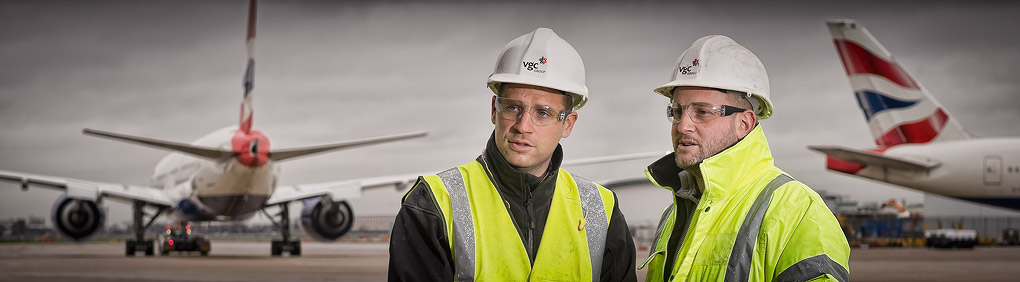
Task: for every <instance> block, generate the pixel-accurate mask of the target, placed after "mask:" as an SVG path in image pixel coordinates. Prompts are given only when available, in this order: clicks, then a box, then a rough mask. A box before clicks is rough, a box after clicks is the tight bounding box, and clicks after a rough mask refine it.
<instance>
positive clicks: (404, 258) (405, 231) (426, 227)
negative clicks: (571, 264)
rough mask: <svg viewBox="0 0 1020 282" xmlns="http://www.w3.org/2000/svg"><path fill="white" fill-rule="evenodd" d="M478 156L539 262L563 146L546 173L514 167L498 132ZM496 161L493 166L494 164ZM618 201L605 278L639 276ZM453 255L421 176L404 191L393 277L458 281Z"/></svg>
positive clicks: (393, 249) (395, 233)
mask: <svg viewBox="0 0 1020 282" xmlns="http://www.w3.org/2000/svg"><path fill="white" fill-rule="evenodd" d="M476 160H477V161H479V162H482V163H483V164H488V165H485V166H483V167H486V168H487V169H486V171H485V172H486V174H488V176H489V179H490V180H493V184H495V186H496V189H497V190H498V191H499V194H500V196H501V197H502V198H503V200H504V201H506V202H507V203H508V206H509V208H510V214H511V217H512V218H513V219H514V225H515V227H516V228H517V232H518V235H520V237H521V241H522V242H521V244H523V245H524V249H525V250H527V252H528V257H529V258H530V259H531V263H532V264H534V263H535V254H536V253H537V251H538V245H539V242H541V241H542V231H543V230H545V221H546V218H548V216H549V206H550V205H551V204H552V196H553V190H554V189H555V186H556V176H557V175H558V173H557V171H559V167H560V162H561V161H562V160H563V148H562V147H561V146H557V148H556V151H555V152H554V153H553V156H552V161H551V162H550V164H549V169H548V170H547V173H546V177H545V178H538V177H535V176H533V175H531V174H528V173H525V172H520V171H517V170H516V169H514V168H513V167H511V166H510V164H509V163H507V161H506V159H504V158H503V156H502V155H501V154H500V153H499V150H498V149H496V143H495V139H494V137H490V138H489V142H488V144H487V145H486V147H485V152H483V153H482V155H481V156H478V158H477V159H476ZM490 167H491V169H492V170H493V171H489V170H488V168H490ZM613 196H614V197H615V196H616V194H615V193H614V194H613ZM616 203H617V204H616V205H614V207H613V215H612V216H611V220H610V222H609V231H608V232H607V234H606V250H605V254H604V255H603V259H602V277H601V281H637V276H636V275H635V265H634V263H635V258H634V256H635V250H634V240H633V239H632V238H631V234H630V230H629V229H628V228H627V221H626V219H624V217H623V214H622V213H621V212H620V205H619V201H616ZM451 255H452V254H451V253H450V244H449V240H448V237H447V234H446V224H445V222H444V219H443V214H442V212H440V211H439V208H438V204H436V201H435V199H434V198H433V197H432V191H431V188H430V187H429V185H428V182H425V180H424V179H423V178H420V177H419V178H418V182H417V183H415V185H414V187H412V188H411V191H409V192H408V193H407V195H406V196H404V199H403V204H402V205H401V207H400V212H398V213H397V218H396V221H395V222H394V223H393V233H392V235H391V237H390V264H389V280H390V281H453V274H454V265H453V257H451Z"/></svg>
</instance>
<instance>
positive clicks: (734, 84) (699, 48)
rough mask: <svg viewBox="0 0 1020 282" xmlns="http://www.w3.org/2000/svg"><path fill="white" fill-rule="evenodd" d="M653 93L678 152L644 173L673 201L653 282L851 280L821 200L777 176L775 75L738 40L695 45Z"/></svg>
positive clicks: (843, 246)
mask: <svg viewBox="0 0 1020 282" xmlns="http://www.w3.org/2000/svg"><path fill="white" fill-rule="evenodd" d="M655 91H656V92H658V93H659V94H662V95H664V96H666V97H667V98H670V99H671V102H672V103H671V104H670V105H669V106H668V108H667V116H668V118H669V119H670V121H671V122H672V126H671V132H672V139H673V146H674V147H675V149H676V151H675V152H674V153H671V154H669V155H667V156H665V157H663V158H662V159H659V160H658V161H656V162H654V163H652V164H651V165H649V166H648V169H647V170H646V171H645V174H647V175H648V178H649V179H650V180H651V181H652V182H653V183H654V184H655V185H657V186H659V187H662V188H665V189H668V190H670V191H671V192H672V193H673V196H674V197H673V199H674V200H673V201H674V203H673V204H672V205H670V206H669V207H667V208H666V210H665V211H664V212H663V216H662V220H661V221H660V223H659V228H658V230H657V231H656V238H655V243H654V244H653V247H652V250H651V252H650V254H649V256H648V258H647V259H646V260H645V262H644V263H643V264H642V265H641V267H648V273H647V276H646V280H647V281H763V282H764V281H848V280H849V278H850V274H849V265H848V263H849V256H850V247H849V246H848V244H847V241H846V237H844V235H843V232H842V230H841V229H840V227H839V223H838V222H837V221H836V218H835V217H834V216H833V215H832V212H831V211H829V209H828V208H827V207H826V206H825V203H824V202H822V199H821V198H820V197H819V196H818V194H817V193H815V192H814V191H812V190H811V189H810V188H808V187H807V185H804V184H803V183H800V182H798V181H797V180H794V179H793V178H791V177H790V176H789V175H787V174H786V173H785V172H783V171H782V170H780V169H779V168H777V167H775V165H774V164H773V159H772V153H771V152H770V151H769V146H768V143H767V141H766V140H765V133H764V130H763V129H762V127H761V125H759V124H758V121H759V120H763V119H766V118H768V117H769V116H771V115H772V102H771V100H770V96H769V81H768V75H767V74H766V72H765V67H764V65H762V63H761V61H760V60H759V59H758V57H756V56H755V55H754V54H753V53H751V51H749V50H747V49H746V48H744V47H743V46H741V45H739V44H737V43H736V42H734V41H733V40H732V39H730V38H728V37H725V36H721V35H711V36H706V37H702V38H700V39H698V40H697V41H695V42H694V44H693V45H691V47H690V48H688V49H687V50H686V51H685V52H684V53H683V54H682V55H680V58H679V60H677V63H676V66H675V68H674V69H673V75H672V77H671V81H670V82H669V83H667V84H665V85H663V86H661V87H659V88H657V89H655Z"/></svg>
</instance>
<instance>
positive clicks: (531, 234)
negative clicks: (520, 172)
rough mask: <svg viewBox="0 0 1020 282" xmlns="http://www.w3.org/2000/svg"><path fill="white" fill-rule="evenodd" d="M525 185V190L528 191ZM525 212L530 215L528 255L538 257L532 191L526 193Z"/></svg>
mask: <svg viewBox="0 0 1020 282" xmlns="http://www.w3.org/2000/svg"><path fill="white" fill-rule="evenodd" d="M527 188H529V187H527V186H526V185H525V189H527ZM524 195H525V198H524V210H525V211H526V212H527V213H528V253H530V254H532V257H535V256H537V255H538V254H536V253H535V213H534V212H533V211H532V203H531V202H532V200H533V197H532V196H533V195H532V193H531V189H527V190H526V191H525V193H524Z"/></svg>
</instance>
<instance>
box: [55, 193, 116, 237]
mask: <svg viewBox="0 0 1020 282" xmlns="http://www.w3.org/2000/svg"><path fill="white" fill-rule="evenodd" d="M105 221H106V213H105V212H104V211H103V209H101V208H99V204H97V203H96V202H93V201H89V200H79V199H72V198H68V197H67V195H63V196H60V198H59V199H57V202H56V203H54V204H53V227H54V228H56V229H57V232H60V234H63V235H64V236H67V237H68V238H70V239H71V240H75V241H81V240H84V239H87V238H88V237H89V236H92V235H94V234H96V233H98V231H99V230H100V229H102V228H103V223H104V222H105Z"/></svg>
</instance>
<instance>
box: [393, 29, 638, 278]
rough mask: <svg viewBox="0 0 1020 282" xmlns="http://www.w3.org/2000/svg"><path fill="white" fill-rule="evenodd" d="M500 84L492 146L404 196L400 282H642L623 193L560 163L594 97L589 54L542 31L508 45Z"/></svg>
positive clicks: (493, 83) (495, 78)
mask: <svg viewBox="0 0 1020 282" xmlns="http://www.w3.org/2000/svg"><path fill="white" fill-rule="evenodd" d="M488 86H489V88H490V89H491V90H492V91H493V93H495V94H496V96H495V97H493V98H492V104H491V116H490V119H491V121H492V123H493V124H494V125H495V131H494V133H493V134H492V136H491V137H490V138H489V142H488V144H486V146H485V151H484V152H483V153H482V154H481V155H480V156H478V158H476V159H475V160H474V161H472V162H470V163H468V164H465V165H461V166H458V167H455V168H452V169H449V170H446V171H444V172H441V173H439V174H436V175H430V176H424V177H420V178H419V179H418V182H417V183H416V184H415V185H414V187H413V188H411V191H409V192H408V193H407V195H406V196H404V199H403V204H402V206H401V208H400V212H399V213H398V214H397V218H396V221H395V222H394V226H393V233H392V236H391V239H390V240H391V241H390V264H389V280H390V281H454V280H456V281H476V280H477V281H526V280H534V281H635V280H636V277H635V273H634V271H635V270H634V264H635V262H634V260H635V258H634V256H635V251H634V243H633V239H632V238H631V235H630V231H629V230H628V229H627V222H626V221H625V220H624V218H623V214H621V213H620V208H619V206H618V205H617V204H616V203H617V201H616V196H615V194H614V193H613V192H611V191H609V190H607V189H605V188H603V187H602V186H600V185H598V184H595V183H593V182H591V181H588V180H585V179H584V178H581V177H579V176H577V175H573V174H571V173H569V172H567V171H565V170H562V169H560V168H559V166H560V162H561V161H562V158H563V149H562V148H561V147H560V146H559V140H560V139H561V138H565V137H567V136H569V135H570V132H571V130H572V129H573V126H574V122H575V121H577V113H576V112H575V110H577V109H580V108H581V107H582V106H584V104H585V102H586V101H587V96H588V89H587V87H586V86H585V84H584V65H583V63H582V62H581V57H580V55H578V53H577V51H575V50H574V48H573V47H572V46H570V44H569V43H567V42H566V41H564V40H563V39H561V38H560V37H559V36H557V35H556V34H555V33H553V31H552V30H551V29H548V28H539V29H537V30H535V31H533V32H531V33H528V34H525V35H522V36H520V37H518V38H517V39H514V40H513V41H511V42H510V43H509V44H507V45H506V47H504V50H503V52H502V53H501V54H500V56H499V59H498V61H497V63H496V68H495V71H493V73H492V75H490V76H489V79H488Z"/></svg>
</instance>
